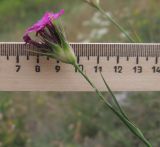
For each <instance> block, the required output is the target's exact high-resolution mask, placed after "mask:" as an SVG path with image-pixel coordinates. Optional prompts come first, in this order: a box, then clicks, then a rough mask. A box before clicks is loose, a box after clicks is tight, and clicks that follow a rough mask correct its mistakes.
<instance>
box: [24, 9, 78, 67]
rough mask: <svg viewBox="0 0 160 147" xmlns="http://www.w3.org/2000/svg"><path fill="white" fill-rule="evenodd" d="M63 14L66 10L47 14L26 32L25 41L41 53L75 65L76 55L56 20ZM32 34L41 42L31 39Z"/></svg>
mask: <svg viewBox="0 0 160 147" xmlns="http://www.w3.org/2000/svg"><path fill="white" fill-rule="evenodd" d="M62 14H64V10H61V11H60V12H58V13H51V12H46V13H45V14H44V15H43V17H42V18H41V19H40V20H39V21H38V22H36V23H35V24H34V25H33V26H31V27H29V28H28V29H27V30H26V32H25V34H24V36H23V39H24V41H25V42H26V43H29V44H32V45H34V46H36V47H37V48H39V52H40V53H43V54H46V55H49V56H50V57H52V58H55V59H58V60H60V61H62V62H65V63H69V64H75V63H76V57H75V54H74V52H73V50H72V48H71V46H70V45H69V43H68V41H67V40H66V38H65V35H64V32H63V29H62V27H61V26H60V25H57V23H56V19H58V18H59V17H60V16H61V15H62ZM32 32H34V33H35V34H36V37H37V38H38V39H39V41H35V40H32V39H31V37H30V36H29V34H30V33H32Z"/></svg>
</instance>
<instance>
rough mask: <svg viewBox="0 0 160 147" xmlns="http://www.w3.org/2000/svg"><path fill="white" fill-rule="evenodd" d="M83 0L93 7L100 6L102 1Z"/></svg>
mask: <svg viewBox="0 0 160 147" xmlns="http://www.w3.org/2000/svg"><path fill="white" fill-rule="evenodd" d="M83 1H85V2H87V3H88V4H90V5H91V6H93V7H98V6H99V3H100V0H83Z"/></svg>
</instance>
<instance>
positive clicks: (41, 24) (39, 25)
mask: <svg viewBox="0 0 160 147" xmlns="http://www.w3.org/2000/svg"><path fill="white" fill-rule="evenodd" d="M63 14H64V10H63V9H62V10H60V11H59V12H58V13H51V12H46V13H45V14H44V15H43V17H42V18H41V19H40V20H39V21H37V22H36V23H35V24H34V25H33V26H31V27H30V28H28V29H27V31H26V33H25V34H28V33H31V32H38V31H40V30H43V29H44V28H45V27H46V25H48V24H50V23H51V21H52V20H56V19H58V18H59V17H60V16H61V15H63Z"/></svg>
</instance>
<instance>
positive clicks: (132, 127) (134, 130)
mask: <svg viewBox="0 0 160 147" xmlns="http://www.w3.org/2000/svg"><path fill="white" fill-rule="evenodd" d="M73 66H74V67H75V68H76V69H77V70H78V71H79V73H80V74H81V75H82V76H83V77H84V78H85V79H86V80H87V82H88V83H89V84H90V85H91V86H92V87H93V89H94V90H95V91H96V93H97V95H98V96H99V98H100V99H101V100H102V101H103V102H104V104H105V105H106V106H107V107H108V108H110V110H111V111H112V112H114V113H115V114H116V115H117V117H118V118H120V120H121V121H122V122H123V123H124V124H125V125H126V126H127V127H128V128H129V130H130V131H131V132H132V133H133V134H134V135H135V136H137V137H138V138H139V139H140V140H141V141H142V142H143V143H144V144H145V145H146V146H147V147H152V145H151V144H150V142H149V141H148V140H147V139H146V138H145V137H144V136H143V134H142V132H141V131H140V130H139V129H138V128H137V127H136V126H135V125H134V124H133V123H131V122H130V121H129V120H128V119H127V118H126V117H124V116H123V115H122V114H121V113H120V112H119V111H117V109H115V108H114V107H113V106H112V105H111V104H110V103H109V102H108V101H106V99H105V98H104V96H103V95H102V93H101V92H100V91H99V90H98V89H97V88H96V86H95V85H94V84H93V83H92V82H91V80H90V79H89V78H88V76H87V75H85V74H84V73H83V71H82V70H81V69H80V68H79V65H78V64H77V63H76V64H74V65H73Z"/></svg>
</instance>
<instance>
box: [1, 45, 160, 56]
mask: <svg viewBox="0 0 160 147" xmlns="http://www.w3.org/2000/svg"><path fill="white" fill-rule="evenodd" d="M70 44H71V46H72V48H73V50H74V52H75V54H76V55H77V56H86V57H88V58H89V56H98V57H100V56H106V57H108V56H118V57H159V56H160V43H70ZM27 49H29V50H38V49H36V48H35V47H33V46H32V45H28V44H24V43H19V42H17V43H16V42H13V43H12V42H8V43H6V42H4V43H3V42H1V43H0V56H17V55H19V56H27V55H36V54H35V53H31V52H29V51H27Z"/></svg>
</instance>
